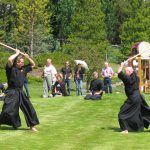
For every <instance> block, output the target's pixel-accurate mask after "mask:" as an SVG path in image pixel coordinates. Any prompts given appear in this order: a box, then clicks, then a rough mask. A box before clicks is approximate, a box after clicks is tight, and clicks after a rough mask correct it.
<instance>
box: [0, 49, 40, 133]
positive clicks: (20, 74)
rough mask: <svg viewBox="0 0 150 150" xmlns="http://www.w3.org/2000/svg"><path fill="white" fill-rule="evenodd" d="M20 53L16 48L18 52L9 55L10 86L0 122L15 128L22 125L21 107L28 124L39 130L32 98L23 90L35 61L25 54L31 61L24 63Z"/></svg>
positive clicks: (8, 79) (6, 92)
mask: <svg viewBox="0 0 150 150" xmlns="http://www.w3.org/2000/svg"><path fill="white" fill-rule="evenodd" d="M19 54H20V51H19V50H16V54H13V55H11V56H10V57H9V59H8V62H7V65H6V76H7V81H8V88H7V90H6V91H5V94H6V97H5V99H4V104H3V107H2V112H1V114H0V124H6V125H10V126H12V127H14V128H15V129H17V128H18V127H20V126H21V120H20V116H19V108H20V109H21V110H22V112H23V114H24V116H25V120H26V123H27V126H28V127H30V129H31V130H32V131H37V129H36V128H35V125H37V124H39V120H38V118H37V115H36V112H35V110H34V107H33V105H32V104H31V102H30V99H29V98H28V97H27V96H26V95H25V93H24V91H23V83H24V78H25V75H26V74H27V73H28V72H29V71H31V70H32V68H33V67H34V66H35V63H34V61H33V60H32V59H31V58H30V57H29V56H28V55H27V54H25V55H24V57H25V58H26V59H27V60H28V61H29V64H28V65H24V59H23V57H21V56H20V55H19Z"/></svg>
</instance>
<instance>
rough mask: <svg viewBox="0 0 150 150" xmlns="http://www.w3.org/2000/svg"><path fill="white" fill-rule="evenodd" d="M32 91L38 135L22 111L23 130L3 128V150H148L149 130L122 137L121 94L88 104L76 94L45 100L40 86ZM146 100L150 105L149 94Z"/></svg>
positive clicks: (0, 132) (0, 149)
mask: <svg viewBox="0 0 150 150" xmlns="http://www.w3.org/2000/svg"><path fill="white" fill-rule="evenodd" d="M29 88H30V93H31V97H32V98H31V100H32V103H33V105H34V107H35V109H36V111H37V114H38V117H39V120H40V125H38V126H37V128H38V130H39V132H38V133H32V132H31V131H30V130H28V128H27V127H26V123H25V120H24V117H23V114H22V113H21V112H20V115H21V120H22V127H20V128H19V129H18V130H12V128H11V127H9V126H5V125H3V126H2V127H1V128H0V150H20V149H21V150H145V149H147V148H148V147H149V146H150V142H149V136H150V133H149V130H145V131H144V132H141V133H129V134H128V135H122V134H120V129H119V125H118V119H117V115H118V112H119V109H120V106H121V105H122V104H123V102H124V100H125V98H126V97H125V95H124V94H123V93H122V91H120V92H117V93H115V92H114V93H113V94H112V95H104V96H103V99H102V100H101V101H85V100H83V97H81V96H78V97H77V96H75V93H74V92H72V93H71V94H72V96H70V97H58V98H48V99H43V98H41V95H42V86H41V84H35V85H33V84H30V85H29ZM119 90H120V89H119ZM115 91H117V90H115ZM145 97H146V99H147V102H148V103H149V104H150V100H148V99H150V95H145ZM1 106H2V102H0V107H1Z"/></svg>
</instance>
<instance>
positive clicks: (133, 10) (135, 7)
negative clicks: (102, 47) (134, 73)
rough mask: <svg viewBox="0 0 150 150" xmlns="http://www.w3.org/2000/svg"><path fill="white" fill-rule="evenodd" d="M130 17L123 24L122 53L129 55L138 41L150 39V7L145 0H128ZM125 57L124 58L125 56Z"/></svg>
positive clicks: (125, 55)
mask: <svg viewBox="0 0 150 150" xmlns="http://www.w3.org/2000/svg"><path fill="white" fill-rule="evenodd" d="M128 2H129V6H130V7H128V18H127V19H126V21H125V22H124V23H123V25H122V33H121V35H120V37H121V40H122V47H123V48H122V54H123V56H124V57H127V56H128V55H129V54H130V53H131V47H132V45H133V44H134V43H136V42H141V41H147V42H149V41H150V35H149V33H150V7H149V6H148V5H147V3H146V1H144V0H139V1H137V0H132V1H130V0H128ZM124 57H123V58H124Z"/></svg>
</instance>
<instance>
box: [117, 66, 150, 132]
mask: <svg viewBox="0 0 150 150" xmlns="http://www.w3.org/2000/svg"><path fill="white" fill-rule="evenodd" d="M123 66H124V63H121V66H120V67H119V69H118V77H119V78H120V79H121V80H122V81H123V83H124V86H125V93H126V96H127V100H126V101H125V102H124V104H123V105H122V107H121V108H120V112H119V114H118V120H119V124H120V128H121V130H122V133H128V131H143V130H144V127H145V128H148V127H149V124H150V107H149V106H148V105H147V103H146V101H145V100H144V98H143V96H142V95H141V94H140V91H139V78H138V76H137V75H136V72H135V71H134V70H133V68H132V67H126V68H125V73H123V72H122V69H123Z"/></svg>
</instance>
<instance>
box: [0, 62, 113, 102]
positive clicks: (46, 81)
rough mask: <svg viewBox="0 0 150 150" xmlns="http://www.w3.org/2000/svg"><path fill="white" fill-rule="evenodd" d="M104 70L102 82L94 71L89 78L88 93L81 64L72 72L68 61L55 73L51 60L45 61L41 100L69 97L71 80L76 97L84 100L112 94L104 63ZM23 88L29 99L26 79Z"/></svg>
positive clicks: (106, 64) (1, 88) (109, 74)
mask: <svg viewBox="0 0 150 150" xmlns="http://www.w3.org/2000/svg"><path fill="white" fill-rule="evenodd" d="M104 65H105V66H104V68H103V69H102V71H101V76H102V77H103V81H101V80H100V79H99V73H98V72H97V71H94V72H93V73H92V74H91V76H92V80H91V81H90V86H89V88H88V91H87V92H85V89H84V86H83V80H84V76H85V74H86V69H85V68H84V67H83V66H82V64H80V63H78V64H77V65H76V68H75V69H74V72H73V70H72V68H71V67H70V64H69V61H66V62H65V65H64V67H62V68H61V70H60V71H59V72H57V70H56V68H55V66H54V65H53V64H52V60H51V59H47V60H46V64H45V66H44V68H43V73H42V78H43V98H49V97H55V96H70V93H71V80H72V79H73V80H74V83H75V85H76V95H77V96H79V95H82V96H84V99H86V100H89V99H92V100H94V99H96V100H97V99H101V96H102V94H103V92H105V93H106V94H107V93H112V81H111V78H112V77H113V75H114V72H113V69H112V68H111V67H110V66H109V64H108V62H105V64H104ZM4 87H5V86H4V84H2V83H1V84H0V90H2V93H3V92H4V89H5V88H4ZM24 88H25V92H26V96H27V97H29V98H30V93H29V90H28V78H27V77H25V79H24Z"/></svg>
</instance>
